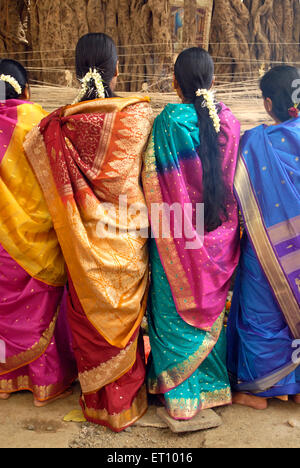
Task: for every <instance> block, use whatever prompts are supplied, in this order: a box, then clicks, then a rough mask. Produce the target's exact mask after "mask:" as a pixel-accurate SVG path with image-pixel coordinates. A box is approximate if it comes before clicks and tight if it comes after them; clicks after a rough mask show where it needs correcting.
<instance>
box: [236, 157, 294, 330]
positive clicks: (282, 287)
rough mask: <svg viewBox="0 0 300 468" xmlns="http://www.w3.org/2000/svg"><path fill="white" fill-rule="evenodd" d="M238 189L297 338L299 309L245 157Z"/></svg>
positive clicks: (255, 243)
mask: <svg viewBox="0 0 300 468" xmlns="http://www.w3.org/2000/svg"><path fill="white" fill-rule="evenodd" d="M235 190H236V193H237V196H238V198H239V201H240V206H241V209H242V213H243V217H244V221H245V225H246V228H247V231H248V234H249V237H250V239H251V241H252V244H253V246H254V249H255V252H256V254H257V257H258V260H259V262H260V264H261V266H262V268H263V270H264V272H265V275H266V277H267V279H268V282H269V284H270V286H271V288H272V290H273V292H274V294H275V296H276V299H277V302H278V304H279V306H280V308H281V310H282V313H283V314H284V317H285V319H286V321H287V323H288V326H289V328H290V330H291V332H292V334H293V336H294V337H295V338H299V336H300V309H299V304H298V303H297V301H296V298H295V296H294V294H293V291H292V289H291V287H290V285H289V282H288V281H287V279H286V276H285V275H284V272H283V270H282V268H281V266H280V264H279V262H278V259H277V257H276V254H275V252H274V250H273V247H272V245H271V243H270V239H269V237H268V234H267V231H266V227H265V225H264V222H263V219H262V216H261V212H260V209H259V205H258V202H257V200H256V197H255V194H254V192H253V188H252V184H251V180H250V177H249V173H248V170H247V167H246V163H245V161H244V158H243V157H242V156H241V157H240V159H239V163H238V167H237V172H236V178H235Z"/></svg>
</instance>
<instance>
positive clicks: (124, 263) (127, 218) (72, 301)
mask: <svg viewBox="0 0 300 468" xmlns="http://www.w3.org/2000/svg"><path fill="white" fill-rule="evenodd" d="M151 126H152V111H151V107H150V104H149V100H148V99H147V98H139V97H132V98H110V99H99V100H95V101H89V102H83V103H79V104H76V105H74V106H70V107H67V108H63V109H59V110H58V111H56V112H54V113H53V114H52V115H50V116H49V117H47V118H46V119H44V120H43V121H42V122H41V124H40V126H39V128H37V129H35V130H34V131H33V132H32V133H31V135H29V138H28V139H27V142H26V145H25V147H26V152H27V155H28V158H29V160H30V161H31V163H32V165H33V167H34V168H35V172H36V175H37V177H38V179H39V182H40V184H41V187H42V190H43V192H44V196H45V198H46V201H47V204H48V206H49V210H50V213H51V216H52V220H53V223H54V227H55V230H56V233H57V236H58V239H59V242H60V245H61V247H62V251H63V254H64V258H65V261H66V263H67V268H68V275H69V297H68V316H69V321H70V324H71V328H72V334H73V340H74V349H75V354H76V358H77V363H78V367H79V378H80V382H81V387H82V392H83V395H82V397H81V405H82V408H83V410H84V414H85V416H86V418H87V419H88V420H90V421H92V422H96V423H99V424H103V425H107V426H109V427H110V428H111V429H113V430H114V431H120V430H122V429H124V428H125V427H127V426H129V425H131V424H132V423H133V422H135V421H136V420H137V419H138V418H139V417H141V416H142V415H143V414H144V412H145V411H146V409H147V398H146V391H145V386H144V379H145V363H144V356H143V346H142V342H141V340H140V325H141V321H142V318H143V316H144V313H145V309H146V302H147V290H148V276H149V269H148V251H147V239H146V237H147V235H146V236H142V235H141V234H140V232H141V230H142V231H143V232H146V233H147V231H148V226H149V222H148V217H147V214H146V213H145V210H144V208H145V200H144V195H143V192H142V188H141V184H140V171H141V165H142V153H143V151H144V148H145V146H146V143H147V140H148V136H149V133H150V130H151ZM135 227H136V229H137V230H138V232H137V231H136V229H134V228H135Z"/></svg>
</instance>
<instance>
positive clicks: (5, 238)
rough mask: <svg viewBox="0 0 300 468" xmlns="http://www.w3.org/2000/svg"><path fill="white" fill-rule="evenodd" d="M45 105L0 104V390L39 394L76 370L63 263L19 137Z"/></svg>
mask: <svg viewBox="0 0 300 468" xmlns="http://www.w3.org/2000/svg"><path fill="white" fill-rule="evenodd" d="M45 115H47V113H46V112H45V111H43V109H42V108H41V107H40V106H38V105H35V104H31V103H28V102H23V101H19V100H9V101H6V102H4V103H1V104H0V272H1V274H0V341H1V344H2V347H1V349H2V351H3V353H1V356H0V392H2V393H12V392H17V391H20V390H30V391H32V392H33V394H34V396H35V398H36V399H37V400H40V401H45V400H48V399H51V398H53V397H55V396H57V395H58V394H60V393H62V392H63V391H64V390H65V389H66V388H68V387H69V386H70V384H71V383H72V382H73V381H74V380H75V378H76V376H77V369H76V365H75V361H74V356H73V354H72V350H71V341H70V335H69V333H68V328H67V325H66V316H65V313H64V312H65V309H64V307H63V306H62V307H61V304H62V299H63V292H64V288H63V286H64V285H65V282H66V270H65V263H64V259H63V256H62V252H61V249H60V246H59V243H58V240H57V236H56V234H55V231H54V228H53V224H52V221H51V217H50V214H49V211H48V208H47V204H46V201H45V199H44V197H43V194H42V191H41V188H40V186H39V184H38V181H37V179H36V177H35V175H34V172H33V170H32V168H31V166H30V164H29V162H28V160H27V159H26V156H25V153H24V150H23V142H24V140H25V137H26V135H27V134H28V132H29V131H30V130H32V127H33V126H35V125H37V124H38V123H39V122H40V120H41V119H42V118H43V117H45Z"/></svg>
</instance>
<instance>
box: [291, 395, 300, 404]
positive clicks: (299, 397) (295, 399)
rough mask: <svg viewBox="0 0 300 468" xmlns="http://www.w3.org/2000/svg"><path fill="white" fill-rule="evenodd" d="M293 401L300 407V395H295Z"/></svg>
mask: <svg viewBox="0 0 300 468" xmlns="http://www.w3.org/2000/svg"><path fill="white" fill-rule="evenodd" d="M293 401H294V402H295V403H297V405H300V395H294V396H293Z"/></svg>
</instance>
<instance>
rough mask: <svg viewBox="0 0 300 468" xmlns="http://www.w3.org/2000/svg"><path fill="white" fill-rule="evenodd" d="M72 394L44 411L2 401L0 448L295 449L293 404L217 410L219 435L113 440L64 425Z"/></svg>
mask: <svg viewBox="0 0 300 468" xmlns="http://www.w3.org/2000/svg"><path fill="white" fill-rule="evenodd" d="M79 394H80V388H79V385H78V384H76V385H75V387H74V394H73V395H72V396H71V397H69V398H67V399H65V400H62V401H56V402H54V403H52V404H51V405H49V406H47V407H45V408H35V407H34V406H33V400H32V395H31V394H30V393H28V392H24V393H20V394H16V395H13V396H12V397H11V399H10V400H8V401H0V448H190V449H192V448H193V449H194V448H299V446H300V408H299V407H297V405H295V403H293V402H289V403H285V402H281V401H278V400H272V401H270V404H269V408H268V409H267V410H266V411H261V412H259V411H255V410H252V409H248V408H243V407H241V406H228V407H224V408H219V409H216V410H215V411H216V412H217V413H218V415H219V416H221V418H222V420H223V424H222V425H221V426H220V427H218V428H217V429H210V430H207V431H200V432H194V433H184V434H181V435H177V434H173V433H172V432H171V431H170V430H169V429H158V428H150V427H145V428H141V427H132V428H129V429H127V430H126V431H125V432H122V433H120V434H115V433H113V432H111V431H110V430H109V429H105V428H103V427H100V426H96V425H93V424H89V423H74V422H64V421H63V418H64V416H66V415H67V414H68V413H69V412H70V411H72V410H74V409H78V408H79V406H78V398H79Z"/></svg>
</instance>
